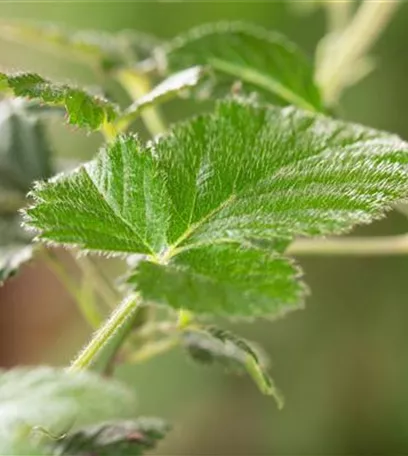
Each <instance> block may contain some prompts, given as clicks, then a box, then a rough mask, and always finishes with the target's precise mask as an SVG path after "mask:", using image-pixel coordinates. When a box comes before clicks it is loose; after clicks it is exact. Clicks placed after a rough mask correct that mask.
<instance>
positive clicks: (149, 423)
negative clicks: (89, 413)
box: [53, 418, 169, 456]
mask: <svg viewBox="0 0 408 456" xmlns="http://www.w3.org/2000/svg"><path fill="white" fill-rule="evenodd" d="M168 429H169V427H168V425H167V424H166V423H165V422H164V421H162V420H160V419H157V418H138V419H137V420H133V421H114V422H106V423H100V424H97V425H92V426H86V427H85V428H82V429H79V430H78V431H76V432H73V433H71V434H68V435H67V436H66V437H65V438H63V439H61V440H60V441H58V442H56V448H55V451H54V453H53V454H55V455H58V456H63V455H67V456H68V455H73V454H75V455H76V456H88V455H91V454H92V455H94V454H95V455H98V456H139V455H142V454H144V453H145V451H147V450H151V449H152V448H154V447H155V446H156V445H157V443H158V441H159V440H161V439H163V438H164V436H165V435H166V434H167V431H168Z"/></svg>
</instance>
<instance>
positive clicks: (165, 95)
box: [119, 66, 204, 125]
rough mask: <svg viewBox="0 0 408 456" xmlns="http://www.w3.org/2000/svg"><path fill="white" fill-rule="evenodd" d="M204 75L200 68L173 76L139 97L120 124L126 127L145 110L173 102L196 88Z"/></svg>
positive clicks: (189, 69)
mask: <svg viewBox="0 0 408 456" xmlns="http://www.w3.org/2000/svg"><path fill="white" fill-rule="evenodd" d="M203 74H204V70H203V68H201V67H199V66H195V67H192V68H187V69H186V70H183V71H179V72H177V73H175V74H172V75H171V76H169V77H168V78H167V79H165V80H164V81H162V82H161V83H160V84H158V85H157V86H156V87H154V88H153V89H152V90H151V91H150V92H149V93H147V94H146V95H143V96H142V97H139V98H138V99H137V100H136V101H135V102H134V103H132V104H131V105H130V106H129V108H128V109H126V111H125V112H124V115H123V116H121V118H120V120H119V124H120V123H121V122H124V123H125V125H127V124H128V123H129V122H130V121H132V120H133V119H135V118H136V117H138V116H139V115H140V112H141V111H142V110H143V109H146V108H147V107H149V106H152V105H157V104H159V103H163V102H165V101H167V100H171V99H172V98H175V97H176V96H178V95H182V94H184V93H185V92H186V91H188V90H189V89H192V88H194V87H196V86H197V85H198V83H199V82H200V79H201V78H202V77H203Z"/></svg>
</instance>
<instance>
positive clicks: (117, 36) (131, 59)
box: [0, 20, 159, 69]
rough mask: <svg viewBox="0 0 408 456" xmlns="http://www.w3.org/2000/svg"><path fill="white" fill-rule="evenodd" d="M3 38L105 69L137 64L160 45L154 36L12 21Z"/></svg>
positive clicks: (2, 26) (1, 27)
mask: <svg viewBox="0 0 408 456" xmlns="http://www.w3.org/2000/svg"><path fill="white" fill-rule="evenodd" d="M0 37H2V38H4V39H6V40H15V41H19V42H22V43H24V44H26V45H35V46H37V47H40V46H45V47H50V48H51V49H55V50H56V51H59V52H61V51H63V52H65V53H68V55H69V54H72V55H73V57H78V58H79V59H81V60H82V61H84V62H85V63H87V64H93V65H100V66H102V67H103V68H105V69H111V68H115V67H116V66H120V65H126V66H128V65H131V64H134V63H135V62H137V61H139V60H142V59H144V58H146V57H148V56H149V55H150V53H151V51H152V49H153V48H154V47H155V46H157V45H158V43H159V42H158V40H157V39H156V38H154V37H153V36H151V35H148V34H146V33H142V32H136V31H134V30H122V31H120V32H117V33H108V32H103V31H100V30H99V31H96V30H79V31H74V30H68V29H65V28H63V27H60V26H57V25H55V24H41V23H29V22H25V23H24V22H17V21H14V22H13V21H10V20H7V22H2V23H0Z"/></svg>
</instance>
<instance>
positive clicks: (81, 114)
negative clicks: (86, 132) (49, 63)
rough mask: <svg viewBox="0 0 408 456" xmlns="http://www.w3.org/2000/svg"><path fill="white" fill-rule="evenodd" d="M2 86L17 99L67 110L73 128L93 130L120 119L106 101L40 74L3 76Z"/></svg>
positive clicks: (114, 107)
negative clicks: (75, 126) (34, 101)
mask: <svg viewBox="0 0 408 456" xmlns="http://www.w3.org/2000/svg"><path fill="white" fill-rule="evenodd" d="M0 84H5V85H6V86H7V87H8V88H9V89H11V90H12V91H13V93H14V95H15V96H18V97H26V98H28V99H29V100H38V101H41V102H43V103H47V104H51V105H57V106H63V107H64V108H65V110H66V111H67V114H68V122H69V123H70V124H72V125H77V126H79V127H86V128H88V129H90V130H97V129H99V128H100V127H101V126H103V124H104V123H106V122H112V121H113V120H115V118H116V115H117V108H116V106H115V105H114V104H113V103H111V102H109V101H107V100H105V99H104V98H102V97H99V96H96V95H91V94H90V93H88V92H86V91H85V90H83V89H80V88H77V87H73V86H69V85H67V84H59V83H54V82H51V81H48V80H47V79H45V78H43V77H42V76H40V75H38V74H36V73H16V74H6V73H0Z"/></svg>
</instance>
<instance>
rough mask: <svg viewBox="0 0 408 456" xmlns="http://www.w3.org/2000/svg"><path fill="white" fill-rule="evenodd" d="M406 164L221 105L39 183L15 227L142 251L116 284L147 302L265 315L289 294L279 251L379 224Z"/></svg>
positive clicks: (279, 308) (359, 132)
mask: <svg viewBox="0 0 408 456" xmlns="http://www.w3.org/2000/svg"><path fill="white" fill-rule="evenodd" d="M407 164H408V145H407V144H406V143H404V142H402V141H401V140H400V139H399V138H398V137H396V136H394V135H390V134H387V133H384V132H378V131H375V130H372V129H369V128H365V127H362V126H359V125H354V124H349V123H346V122H342V121H337V120H333V119H330V118H328V117H325V116H323V115H316V114H312V113H308V112H305V111H299V110H297V109H295V108H292V107H290V108H285V109H280V108H276V107H271V106H259V105H257V104H254V103H250V102H247V101H245V100H238V99H232V100H226V101H223V102H220V103H219V104H218V105H217V108H216V111H215V112H214V113H212V114H206V115H203V116H200V117H197V118H195V119H193V120H190V121H188V122H185V123H183V124H181V125H178V126H176V127H175V128H174V129H173V130H172V131H171V132H170V133H169V134H167V135H164V136H162V137H160V138H158V139H157V141H156V142H155V143H153V144H149V145H147V146H142V145H141V144H140V143H139V142H138V141H137V140H136V139H135V138H134V137H132V136H121V137H119V138H118V139H117V141H116V142H115V143H114V144H112V145H109V146H108V147H107V148H105V149H103V150H102V151H101V152H100V153H99V155H98V156H97V157H96V159H95V160H93V161H91V162H90V163H88V164H86V165H85V166H82V167H80V168H78V169H77V170H76V171H75V172H73V173H71V174H68V175H66V176H60V177H59V178H57V179H55V180H53V181H52V182H50V183H42V184H38V185H37V187H36V189H35V191H34V192H33V197H34V199H35V201H36V202H35V204H34V206H33V207H31V208H30V209H29V210H28V211H27V223H28V224H29V225H30V226H31V227H33V228H35V229H37V231H38V232H39V234H38V238H39V239H42V240H45V241H51V242H57V243H62V244H67V245H76V246H79V247H80V248H83V249H90V250H99V251H102V252H106V253H112V254H123V253H127V254H135V253H138V254H143V255H144V257H142V258H141V261H140V262H139V264H138V266H137V267H136V271H135V273H134V274H132V276H131V277H130V279H129V280H130V282H131V283H132V285H133V286H135V287H136V288H137V289H138V290H139V291H140V292H141V294H142V296H143V297H144V298H145V299H147V300H149V299H151V300H154V301H156V300H157V301H159V302H161V303H165V304H167V305H170V306H172V307H175V308H180V307H181V308H185V309H188V310H192V311H196V312H201V313H214V314H221V315H225V314H232V315H237V316H238V315H240V316H253V315H256V316H259V315H261V314H262V315H269V316H273V315H276V314H277V313H279V314H280V313H282V312H284V311H285V310H287V309H292V308H294V307H296V304H297V303H298V301H299V299H300V297H301V296H302V286H301V285H297V284H295V282H294V279H295V278H296V276H297V275H298V273H297V272H296V269H295V268H294V267H293V266H292V265H291V264H290V263H289V262H287V261H286V260H285V259H283V258H282V257H281V254H282V249H284V248H285V246H286V245H287V242H288V241H289V240H290V239H292V238H293V237H295V236H314V235H327V234H337V233H342V232H345V231H348V230H350V229H351V228H352V227H354V226H355V225H356V224H359V223H368V222H370V221H372V220H374V219H376V218H379V217H381V216H383V214H384V211H385V210H387V209H388V208H389V207H390V204H391V203H394V202H397V201H399V200H401V199H403V198H405V197H406V196H407V193H408V191H407V190H408V166H407ZM260 265H262V267H261V266H260Z"/></svg>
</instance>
